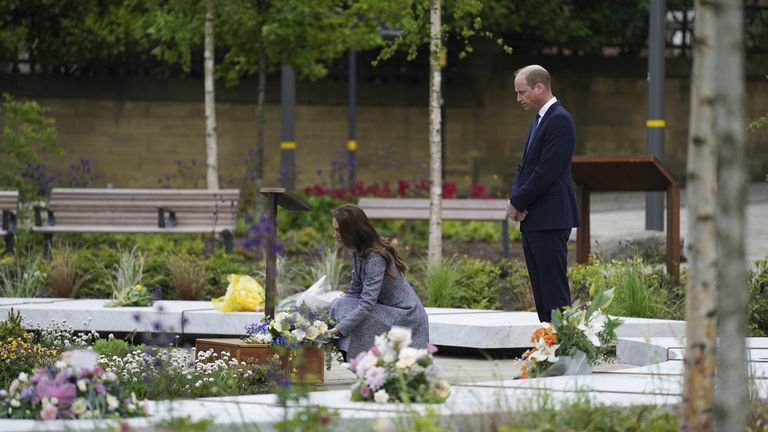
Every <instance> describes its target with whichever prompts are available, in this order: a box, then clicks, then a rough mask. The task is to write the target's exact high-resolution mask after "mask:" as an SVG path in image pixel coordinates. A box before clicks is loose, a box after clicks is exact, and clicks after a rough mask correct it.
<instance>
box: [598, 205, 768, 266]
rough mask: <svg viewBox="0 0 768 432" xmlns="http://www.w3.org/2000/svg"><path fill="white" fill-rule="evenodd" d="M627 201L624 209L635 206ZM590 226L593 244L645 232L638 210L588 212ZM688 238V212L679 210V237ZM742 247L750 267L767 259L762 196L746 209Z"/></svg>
mask: <svg viewBox="0 0 768 432" xmlns="http://www.w3.org/2000/svg"><path fill="white" fill-rule="evenodd" d="M612 196H615V195H612ZM612 196H611V197H612ZM606 198H607V199H606V200H609V199H610V197H606ZM625 200H626V199H625ZM629 200H631V201H632V202H630V203H628V204H627V205H629V206H634V205H636V204H637V202H636V201H637V197H636V196H634V197H632V198H629ZM605 206H607V204H603V206H602V207H605ZM616 207H621V203H620V202H617V203H616ZM665 220H666V219H665ZM590 222H591V227H590V228H591V234H592V236H591V237H592V238H591V240H592V242H593V243H594V241H595V240H599V239H601V238H607V237H617V236H624V235H628V234H635V233H640V232H642V231H644V230H645V209H644V208H642V207H638V208H631V209H619V210H601V211H592V214H591V217H590ZM688 235H689V233H688V212H687V210H686V208H685V207H683V208H681V209H680V237H681V239H683V240H684V239H685V238H686V237H688ZM746 246H747V250H746V254H747V260H748V261H749V263H750V264H751V263H752V262H753V261H754V260H756V259H761V258H765V257H766V256H768V200H763V199H762V196H759V197H755V199H754V201H752V202H750V203H749V204H748V206H747V245H746Z"/></svg>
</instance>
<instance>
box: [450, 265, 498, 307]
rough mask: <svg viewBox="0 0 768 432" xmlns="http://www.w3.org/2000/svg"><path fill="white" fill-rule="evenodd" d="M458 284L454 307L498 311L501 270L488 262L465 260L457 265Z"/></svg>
mask: <svg viewBox="0 0 768 432" xmlns="http://www.w3.org/2000/svg"><path fill="white" fill-rule="evenodd" d="M458 272H459V284H458V289H456V290H455V296H454V305H455V307H464V308H470V309H499V307H500V304H499V298H498V291H499V276H500V275H501V269H499V268H498V267H497V266H495V265H494V264H493V263H491V262H489V261H483V260H476V259H465V260H462V261H461V262H460V263H459V267H458Z"/></svg>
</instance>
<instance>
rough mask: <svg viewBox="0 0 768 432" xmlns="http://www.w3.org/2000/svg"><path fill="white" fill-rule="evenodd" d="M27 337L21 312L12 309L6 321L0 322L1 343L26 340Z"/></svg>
mask: <svg viewBox="0 0 768 432" xmlns="http://www.w3.org/2000/svg"><path fill="white" fill-rule="evenodd" d="M26 337H27V330H26V329H25V328H24V317H23V316H21V313H20V312H19V311H15V310H13V308H11V310H10V311H8V316H7V317H6V318H5V320H3V321H0V341H4V340H7V339H11V338H16V339H24V338H26Z"/></svg>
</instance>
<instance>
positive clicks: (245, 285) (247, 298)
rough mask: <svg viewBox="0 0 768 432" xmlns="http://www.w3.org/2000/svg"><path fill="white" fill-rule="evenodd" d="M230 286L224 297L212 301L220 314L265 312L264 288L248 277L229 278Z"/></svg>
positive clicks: (230, 276) (234, 276) (235, 275)
mask: <svg viewBox="0 0 768 432" xmlns="http://www.w3.org/2000/svg"><path fill="white" fill-rule="evenodd" d="M227 280H228V281H229V286H228V287H227V293H226V294H224V296H223V297H219V298H215V299H211V302H213V307H214V308H215V309H216V310H217V311H220V312H255V311H262V310H264V288H263V287H262V286H261V284H259V283H258V282H257V281H256V279H254V278H252V277H250V276H248V275H240V274H231V275H229V276H227Z"/></svg>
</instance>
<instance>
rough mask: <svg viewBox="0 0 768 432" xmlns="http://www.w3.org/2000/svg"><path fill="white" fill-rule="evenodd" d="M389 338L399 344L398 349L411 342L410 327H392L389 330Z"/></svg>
mask: <svg viewBox="0 0 768 432" xmlns="http://www.w3.org/2000/svg"><path fill="white" fill-rule="evenodd" d="M389 340H391V341H392V343H396V344H398V345H399V347H400V349H402V348H404V347H407V346H409V345H410V344H411V341H412V340H411V329H409V328H406V327H397V326H395V327H392V329H390V330H389Z"/></svg>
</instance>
